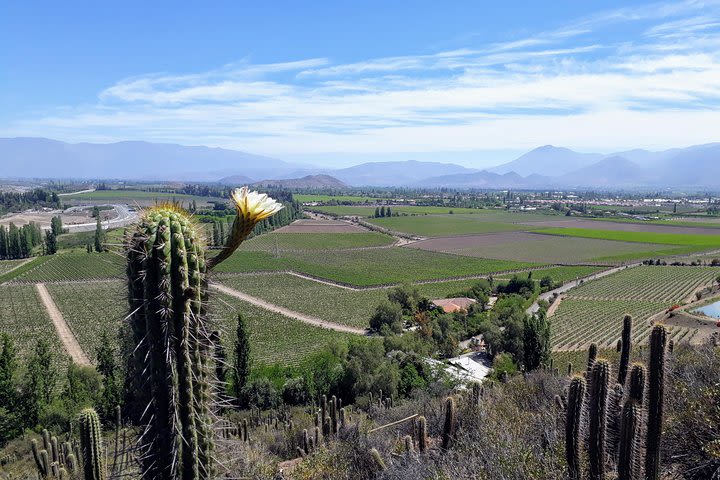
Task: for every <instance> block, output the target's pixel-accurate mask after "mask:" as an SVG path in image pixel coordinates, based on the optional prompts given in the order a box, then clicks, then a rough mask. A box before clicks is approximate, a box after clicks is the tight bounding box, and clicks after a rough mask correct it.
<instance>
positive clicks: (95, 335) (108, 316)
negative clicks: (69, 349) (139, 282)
mask: <svg viewBox="0 0 720 480" xmlns="http://www.w3.org/2000/svg"><path fill="white" fill-rule="evenodd" d="M47 289H48V291H49V292H50V295H51V296H52V297H53V300H54V301H55V305H57V307H58V309H59V310H60V312H61V313H62V315H63V318H65V321H66V322H67V323H68V325H69V326H70V330H72V332H73V334H74V335H75V338H77V341H78V343H79V344H80V346H81V347H82V349H83V351H84V352H85V354H86V355H87V356H88V358H89V359H90V360H91V361H94V359H95V352H96V351H97V348H98V347H99V346H100V338H101V334H102V333H106V334H107V335H108V337H109V338H110V340H111V341H113V342H114V341H115V340H116V339H117V338H118V330H119V328H120V325H121V324H122V321H123V319H124V318H125V316H126V315H127V314H128V302H127V287H126V285H125V284H124V283H123V282H121V281H109V282H84V283H54V284H48V285H47Z"/></svg>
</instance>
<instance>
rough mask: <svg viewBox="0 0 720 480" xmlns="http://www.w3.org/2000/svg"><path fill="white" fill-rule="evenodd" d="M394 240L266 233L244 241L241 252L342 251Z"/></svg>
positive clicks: (360, 235) (376, 235) (372, 236)
mask: <svg viewBox="0 0 720 480" xmlns="http://www.w3.org/2000/svg"><path fill="white" fill-rule="evenodd" d="M394 242H395V240H394V239H393V238H392V237H390V236H389V235H384V234H381V233H375V232H368V231H366V230H362V231H360V232H357V233H281V232H277V233H268V234H265V235H259V236H257V237H253V238H251V239H250V240H247V241H245V242H244V243H243V244H242V245H241V246H240V249H241V250H247V251H251V250H252V251H255V250H260V251H265V252H276V251H278V250H291V251H292V250H343V249H350V248H369V247H384V246H388V245H392V244H393V243H394Z"/></svg>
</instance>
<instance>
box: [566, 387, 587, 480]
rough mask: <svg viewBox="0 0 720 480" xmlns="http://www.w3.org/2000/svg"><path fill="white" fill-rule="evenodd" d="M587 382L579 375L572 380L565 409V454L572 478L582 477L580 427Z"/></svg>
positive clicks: (574, 479) (571, 479) (569, 474)
mask: <svg viewBox="0 0 720 480" xmlns="http://www.w3.org/2000/svg"><path fill="white" fill-rule="evenodd" d="M585 389H586V383H585V379H584V378H583V377H580V376H577V377H574V378H573V379H572V380H571V381H570V389H569V390H568V402H567V409H566V410H565V456H566V458H567V465H568V477H569V478H570V480H577V479H579V478H580V473H581V470H582V469H581V466H580V445H581V444H582V439H581V438H580V431H581V429H580V427H581V423H582V411H583V398H585Z"/></svg>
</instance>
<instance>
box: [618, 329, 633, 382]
mask: <svg viewBox="0 0 720 480" xmlns="http://www.w3.org/2000/svg"><path fill="white" fill-rule="evenodd" d="M621 343H622V345H621V349H620V365H619V366H618V380H617V383H619V384H620V385H625V378H626V377H627V373H628V365H630V350H631V348H632V317H631V316H630V315H625V318H623V329H622V340H621Z"/></svg>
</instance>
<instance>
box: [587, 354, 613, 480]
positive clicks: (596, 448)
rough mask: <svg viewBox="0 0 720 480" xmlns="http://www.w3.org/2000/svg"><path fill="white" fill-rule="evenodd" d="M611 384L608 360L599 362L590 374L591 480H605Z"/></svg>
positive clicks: (589, 447) (589, 449)
mask: <svg viewBox="0 0 720 480" xmlns="http://www.w3.org/2000/svg"><path fill="white" fill-rule="evenodd" d="M609 382H610V364H609V363H608V362H607V361H606V360H597V361H596V362H595V364H594V365H593V367H592V370H591V372H590V392H589V399H588V402H589V403H588V417H589V421H590V422H589V423H590V429H589V432H588V458H589V460H590V471H589V474H590V477H589V478H590V480H603V479H604V478H605V436H606V433H607V410H608V384H609Z"/></svg>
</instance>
